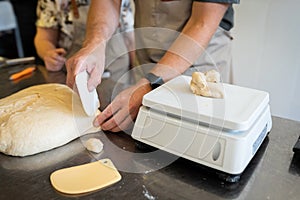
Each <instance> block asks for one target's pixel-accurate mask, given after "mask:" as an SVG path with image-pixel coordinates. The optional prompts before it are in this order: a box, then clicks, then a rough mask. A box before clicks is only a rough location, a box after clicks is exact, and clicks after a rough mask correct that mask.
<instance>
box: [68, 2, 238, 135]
mask: <svg viewBox="0 0 300 200" xmlns="http://www.w3.org/2000/svg"><path fill="white" fill-rule="evenodd" d="M124 1H125V0H123V1H121V0H101V1H98V0H93V1H92V2H91V5H92V6H91V10H90V12H89V20H88V23H87V34H86V38H85V43H84V46H83V48H82V49H81V50H79V52H77V53H76V55H74V56H73V57H71V58H70V59H68V61H67V62H66V66H67V72H68V73H67V84H68V85H69V86H70V87H72V86H73V84H74V78H75V76H76V74H78V73H79V72H81V71H84V70H87V71H88V73H90V78H89V80H88V88H89V90H90V91H92V90H93V89H94V88H95V87H97V85H98V84H100V83H101V74H102V73H103V71H104V66H105V64H104V63H103V62H102V60H103V59H98V60H97V61H95V60H94V59H93V57H92V56H91V52H94V51H95V49H96V51H97V52H98V53H99V54H101V52H103V49H102V48H105V45H103V42H104V41H106V40H108V39H109V38H110V37H111V36H112V35H113V33H114V31H115V29H116V28H117V27H118V19H119V11H118V10H119V8H120V6H121V4H122V2H124ZM233 3H239V0H181V1H180V0H147V1H146V0H135V22H134V24H135V28H143V29H146V31H145V32H143V33H142V34H137V33H136V32H135V33H134V34H135V44H136V48H137V50H136V57H137V60H138V62H139V64H140V65H143V64H149V63H153V67H152V68H151V69H150V71H148V72H146V75H145V76H144V77H143V78H141V79H140V80H139V81H138V82H137V83H136V84H135V85H133V86H131V87H130V88H127V89H125V90H124V91H122V92H121V93H120V94H118V95H117V96H116V98H115V99H114V100H113V101H112V102H111V104H110V105H108V106H107V107H106V108H105V110H104V111H103V112H102V113H100V114H99V115H98V116H97V118H96V119H95V121H94V126H101V128H102V130H109V131H112V132H117V131H121V130H126V129H128V128H130V127H131V125H132V124H133V121H134V119H135V118H136V116H137V113H138V111H139V108H140V106H141V105H142V98H143V96H144V95H145V94H146V93H148V92H150V91H151V90H152V89H154V88H155V87H157V86H158V85H161V84H163V83H164V82H166V81H169V80H171V79H173V78H175V77H176V76H178V75H180V74H183V73H185V74H190V73H191V72H192V71H198V70H199V71H201V70H204V71H205V70H207V66H212V67H213V66H217V68H218V69H217V70H218V71H219V72H220V74H221V79H222V81H223V82H229V81H230V77H229V75H230V67H231V48H230V44H231V40H232V38H231V36H230V32H229V31H230V29H231V28H232V27H233V7H232V4H233ZM103 19H106V20H103ZM155 28H156V29H155ZM153 29H154V30H153ZM140 30H141V29H139V30H138V31H140ZM147 30H149V31H147ZM174 32H178V33H179V34H173V33H174ZM140 46H141V47H144V48H138V47H140ZM204 49H205V50H206V51H204ZM162 50H165V51H162ZM101 55H102V56H103V57H105V55H104V54H103V53H102V54H101ZM212 60H213V61H212Z"/></svg>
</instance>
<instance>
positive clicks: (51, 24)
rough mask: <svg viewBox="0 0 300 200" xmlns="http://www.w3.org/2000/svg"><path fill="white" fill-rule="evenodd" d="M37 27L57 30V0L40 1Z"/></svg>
mask: <svg viewBox="0 0 300 200" xmlns="http://www.w3.org/2000/svg"><path fill="white" fill-rule="evenodd" d="M36 12H37V21H36V26H38V27H43V28H57V27H58V26H59V22H58V19H57V17H58V9H57V4H56V1H55V0H38V3H37V8H36Z"/></svg>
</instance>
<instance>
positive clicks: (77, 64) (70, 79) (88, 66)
mask: <svg viewBox="0 0 300 200" xmlns="http://www.w3.org/2000/svg"><path fill="white" fill-rule="evenodd" d="M104 66H105V44H98V45H97V47H83V48H82V49H80V50H79V51H78V52H77V53H76V54H75V55H74V56H72V57H71V58H70V59H68V60H67V62H66V67H67V72H68V73H67V81H66V83H67V85H68V86H69V87H71V88H73V85H74V82H75V76H76V75H77V74H78V73H79V72H82V71H84V70H86V71H87V72H88V73H89V75H90V78H89V80H88V89H89V91H92V90H93V89H95V88H96V87H97V86H98V85H99V84H100V83H101V76H102V74H103V71H104Z"/></svg>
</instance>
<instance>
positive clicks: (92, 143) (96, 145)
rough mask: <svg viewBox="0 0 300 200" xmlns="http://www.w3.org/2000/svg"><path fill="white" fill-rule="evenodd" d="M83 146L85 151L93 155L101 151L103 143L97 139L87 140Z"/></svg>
mask: <svg viewBox="0 0 300 200" xmlns="http://www.w3.org/2000/svg"><path fill="white" fill-rule="evenodd" d="M84 146H85V148H86V149H87V150H89V151H91V152H94V153H100V152H101V151H102V150H103V143H102V142H101V140H99V139H97V138H90V139H88V140H87V141H85V142H84Z"/></svg>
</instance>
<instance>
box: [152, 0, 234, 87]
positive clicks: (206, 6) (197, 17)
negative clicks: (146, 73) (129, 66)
mask: <svg viewBox="0 0 300 200" xmlns="http://www.w3.org/2000/svg"><path fill="white" fill-rule="evenodd" d="M228 6H229V5H228V4H219V3H200V2H197V3H194V5H193V10H192V15H191V18H190V20H189V21H188V22H187V24H186V26H185V27H184V29H183V31H182V33H181V35H180V36H179V37H178V38H177V39H176V41H175V42H174V43H173V45H172V46H171V48H170V49H169V50H168V51H167V52H166V54H165V55H164V56H163V57H162V59H161V60H160V61H159V63H158V65H156V66H155V67H154V68H153V69H152V70H151V72H153V73H154V74H156V75H158V76H161V77H163V79H164V81H168V80H170V79H172V78H174V77H176V76H178V75H180V74H182V73H183V72H184V71H185V70H187V69H188V68H189V67H190V66H191V65H192V64H193V63H194V61H196V60H197V59H198V58H199V57H200V56H201V54H202V53H203V51H204V49H205V48H206V47H207V45H208V44H209V42H210V40H211V38H212V36H213V35H214V33H215V31H216V29H217V28H218V26H219V23H220V21H221V20H222V17H223V16H224V13H225V12H226V10H227V8H228Z"/></svg>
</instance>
